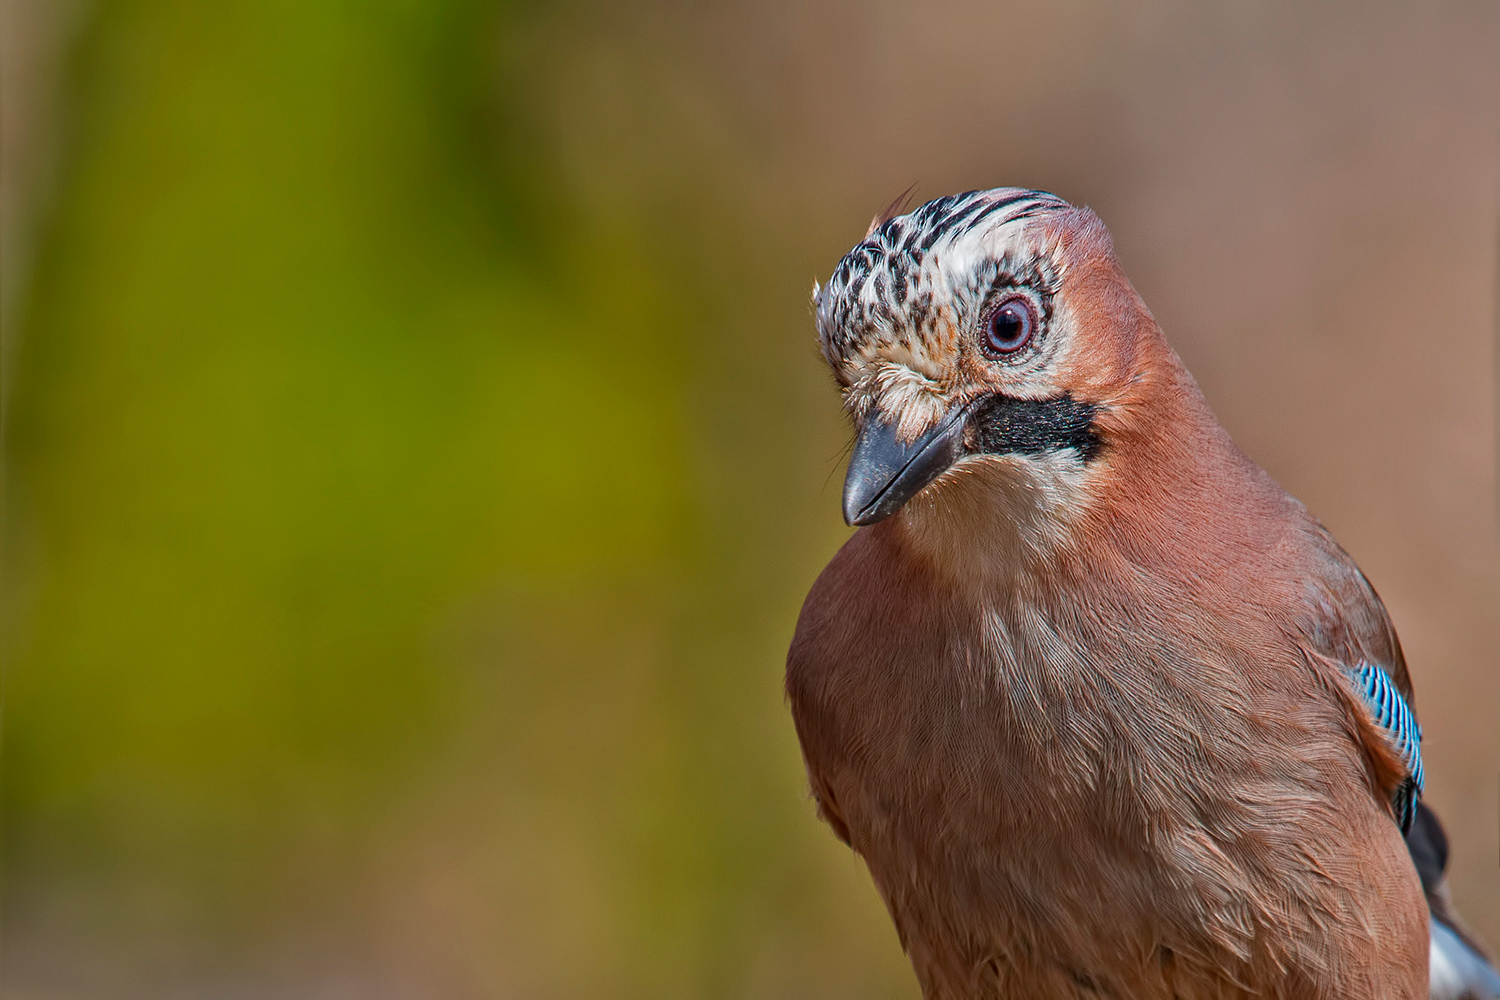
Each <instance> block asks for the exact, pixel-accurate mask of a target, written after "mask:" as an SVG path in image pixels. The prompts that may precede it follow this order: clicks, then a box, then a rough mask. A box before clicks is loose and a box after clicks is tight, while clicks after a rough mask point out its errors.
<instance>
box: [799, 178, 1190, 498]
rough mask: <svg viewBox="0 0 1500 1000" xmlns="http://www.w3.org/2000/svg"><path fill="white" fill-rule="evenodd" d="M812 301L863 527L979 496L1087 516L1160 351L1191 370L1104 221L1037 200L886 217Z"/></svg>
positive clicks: (1006, 192)
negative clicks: (1155, 317) (848, 438)
mask: <svg viewBox="0 0 1500 1000" xmlns="http://www.w3.org/2000/svg"><path fill="white" fill-rule="evenodd" d="M813 303H814V307H815V309H816V313H817V324H818V334H819V340H820V343H821V346H822V351H823V356H824V358H825V359H826V360H827V361H828V364H829V366H830V367H831V368H832V369H833V372H834V376H835V378H837V380H838V382H839V385H840V386H841V387H842V389H843V393H844V399H845V403H846V406H847V408H848V410H849V411H850V413H851V415H852V417H853V419H854V422H855V427H856V433H857V436H856V440H855V444H854V451H853V454H852V456H851V458H850V462H849V473H848V478H847V480H846V482H845V485H844V519H845V520H846V521H848V522H849V523H850V524H851V525H869V524H874V523H876V522H877V521H881V520H884V519H885V518H887V517H890V516H891V515H892V514H894V513H896V512H897V511H900V510H902V509H903V508H906V509H907V512H908V514H909V515H910V516H912V517H920V516H921V513H920V511H919V510H916V508H921V509H923V510H929V511H930V510H934V509H936V510H939V511H942V510H943V509H944V508H948V509H951V508H953V507H955V506H957V507H965V506H967V507H969V508H975V507H976V505H975V504H972V503H970V504H965V502H964V500H965V494H966V491H967V492H969V493H973V491H974V490H981V491H982V492H983V493H984V494H985V495H986V496H990V497H993V496H996V495H1002V496H1004V497H1008V498H1009V500H1010V502H1011V506H1012V508H1013V513H1015V514H1016V515H1017V516H1018V518H1020V519H1021V520H1025V519H1026V518H1027V517H1031V518H1032V520H1033V521H1036V520H1038V519H1040V518H1042V516H1043V515H1045V518H1046V519H1048V520H1055V517H1056V515H1059V514H1066V513H1068V512H1069V511H1070V510H1074V509H1077V508H1080V507H1083V506H1086V505H1087V503H1088V497H1089V493H1090V492H1091V490H1092V488H1093V486H1092V484H1094V483H1096V482H1097V481H1098V480H1100V479H1101V477H1107V475H1108V468H1109V466H1110V465H1111V464H1112V461H1111V459H1112V454H1111V452H1112V449H1113V447H1114V446H1115V444H1116V443H1117V439H1118V437H1119V435H1120V434H1121V433H1123V432H1124V431H1126V430H1127V429H1128V427H1129V425H1130V423H1131V420H1130V418H1129V414H1128V412H1127V411H1129V410H1130V409H1131V407H1132V405H1133V403H1134V402H1135V401H1136V400H1137V399H1138V397H1140V395H1141V392H1142V389H1143V383H1144V382H1148V381H1150V380H1151V379H1150V372H1151V370H1152V368H1153V367H1155V368H1158V369H1159V368H1161V367H1163V366H1160V365H1153V364H1152V362H1151V359H1152V357H1157V358H1170V359H1171V360H1170V362H1169V363H1168V364H1167V365H1166V366H1165V367H1167V368H1178V365H1177V364H1176V360H1175V355H1172V354H1171V351H1170V349H1169V348H1167V347H1166V345H1165V343H1164V342H1163V341H1161V338H1160V334H1159V332H1158V331H1157V330H1156V327H1155V324H1154V323H1153V322H1152V321H1151V318H1150V315H1149V313H1147V311H1146V309H1145V306H1144V305H1143V304H1142V303H1141V301H1140V299H1139V297H1138V296H1137V295H1136V294H1135V292H1134V290H1133V289H1132V288H1131V286H1130V284H1129V282H1128V281H1127V280H1126V279H1125V277H1124V275H1123V273H1122V272H1121V270H1120V268H1119V265H1118V263H1117V262H1116V259H1115V256H1114V251H1113V248H1112V245H1111V243H1110V239H1109V235H1108V233H1107V231H1106V230H1105V228H1104V225H1103V223H1101V222H1100V221H1099V219H1098V217H1097V216H1096V215H1094V213H1093V212H1091V211H1089V210H1088V209H1079V208H1075V207H1073V206H1072V205H1069V204H1067V203H1066V202H1064V201H1062V200H1061V199H1059V198H1057V197H1055V196H1053V195H1049V194H1045V193H1043V192H1039V191H1028V190H1021V189H1016V188H999V189H996V190H993V191H979V192H971V193H968V194H961V195H953V196H951V197H946V198H939V199H937V200H936V201H931V202H928V203H927V204H925V205H923V206H921V207H920V208H918V209H916V210H915V211H913V212H911V213H910V214H907V215H900V216H896V217H894V218H890V219H886V220H884V221H881V220H877V222H876V223H875V224H872V226H871V229H870V232H869V233H868V234H867V235H866V237H865V239H864V241H863V242H861V243H860V244H859V245H858V246H856V247H855V248H854V249H853V250H851V251H850V252H849V253H848V254H847V255H846V256H845V257H844V259H843V260H842V261H841V262H840V263H839V265H838V267H837V268H836V269H835V270H834V272H833V275H832V277H831V278H830V279H829V280H828V283H827V285H825V286H823V287H821V288H816V289H815V290H814V293H813ZM1163 352H1165V353H1163ZM969 484H973V485H969ZM919 495H920V496H921V497H922V500H921V502H919V503H918V502H914V501H916V499H917V498H918V497H919ZM978 506H983V507H985V508H986V509H987V510H989V511H990V512H991V514H992V512H993V509H994V508H993V505H989V504H982V505H978Z"/></svg>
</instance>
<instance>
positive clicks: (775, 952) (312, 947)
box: [0, 0, 1500, 998]
mask: <svg viewBox="0 0 1500 1000" xmlns="http://www.w3.org/2000/svg"><path fill="white" fill-rule="evenodd" d="M3 13H4V22H3V45H4V49H3V57H4V78H3V100H4V135H3V140H4V141H3V153H4V159H3V177H4V192H3V209H4V223H5V226H4V229H5V232H4V243H3V250H4V270H3V320H4V333H5V337H4V355H3V360H4V388H5V401H4V417H5V534H4V544H5V550H4V559H5V565H4V570H5V573H4V588H5V589H4V619H3V621H4V643H5V645H4V653H5V688H4V699H5V702H4V713H5V717H4V800H3V801H4V808H5V817H4V822H5V827H4V874H3V877H4V882H3V891H4V895H3V920H4V924H3V928H4V941H3V943H4V954H3V961H4V966H3V973H0V975H3V980H0V982H3V989H4V991H5V995H7V996H14V997H18V998H54V997H55V998H74V997H77V998H94V997H98V998H105V997H109V998H121V997H148V996H149V997H160V996H191V997H226V998H239V997H259V996H278V997H309V998H314V997H316V998H324V997H327V998H336V997H337V998H341V997H361V998H365V997H374V998H385V997H389V998H406V997H454V998H467V997H517V998H530V997H537V998H544V997H548V998H550V997H557V998H563V997H579V998H585V997H600V998H617V997H637V996H638V997H713V998H719V997H746V998H750V997H914V996H916V987H915V983H914V981H913V980H912V977H911V975H910V973H909V972H908V971H907V968H906V965H905V962H904V960H903V959H902V957H901V955H900V953H899V949H898V947H897V944H896V941H895V935H894V933H893V932H892V931H891V929H890V928H889V925H888V922H887V920H886V917H885V915H884V913H883V911H882V910H881V908H880V904H879V902H878V900H877V899H876V897H875V895H874V893H873V891H872V890H871V888H870V886H869V884H868V881H867V879H866V876H865V875H864V873H863V871H862V869H861V868H860V866H859V864H858V862H857V861H856V860H855V859H854V858H853V857H852V856H851V855H850V854H849V853H848V852H847V851H846V850H845V849H844V848H842V847H841V846H840V845H838V844H837V843H836V842H835V841H834V839H833V837H832V836H831V835H829V834H828V833H827V831H826V830H824V829H823V828H821V827H820V826H819V825H818V824H817V823H816V821H815V820H814V819H813V815H812V809H811V807H810V805H809V804H808V802H807V800H806V797H805V792H804V784H803V777H802V774H801V765H800V761H799V758H798V754H797V749H796V744H795V739H794V735H793V732H792V727H791V724H790V721H789V719H788V717H787V714H786V711H785V709H784V706H783V705H782V701H781V692H780V683H781V670H782V657H783V655H784V651H785V646H786V643H787V640H788V638H789V636H790V633H791V628H792V624H793V622H794V620H795V616H796V613H797V609H798V607H799V604H800V601H801V598H802V595H803V594H804V593H805V592H806V589H807V587H808V586H809V584H810V583H811V581H812V579H813V577H814V576H815V574H816V573H817V571H818V570H819V568H820V567H821V566H822V565H823V563H824V562H825V561H826V560H827V558H828V557H829V556H830V555H831V553H832V552H833V551H834V549H835V548H836V547H837V546H838V545H839V544H840V543H841V541H842V540H843V539H844V537H845V536H846V531H845V529H844V528H843V526H842V524H841V523H840V521H839V516H838V492H839V483H840V477H841V471H842V470H841V468H840V453H841V449H842V448H843V446H844V444H845V443H846V441H847V430H846V427H845V425H844V424H843V422H842V418H841V415H840V409H839V405H838V400H837V398H836V396H835V393H834V391H833V388H832V386H831V384H830V381H829V379H828V378H827V377H826V375H825V374H824V372H823V371H822V369H821V367H820V363H819V361H818V359H817V357H816V353H815V350H814V346H813V332H812V324H811V319H810V315H809V310H808V306H807V296H808V291H809V288H810V286H811V283H812V280H813V279H814V278H821V277H826V276H827V274H828V272H829V271H830V270H831V268H832V266H833V265H834V263H835V262H836V260H837V259H838V257H839V255H840V254H841V253H842V252H843V251H844V250H845V249H847V248H848V246H850V245H851V244H852V243H853V242H855V241H856V240H857V239H859V238H860V236H861V235H862V234H863V232H864V229H865V225H866V223H867V221H868V219H869V217H870V216H871V214H873V212H874V211H875V210H876V209H878V208H879V207H880V206H881V205H883V204H885V203H886V202H887V201H889V200H890V198H891V197H892V196H893V195H895V194H896V193H897V192H899V191H901V190H902V189H904V188H906V187H907V186H908V185H909V184H912V183H914V182H915V183H916V184H917V185H918V188H917V194H918V197H919V198H926V197H934V196H936V195H939V194H942V193H946V192H950V191H955V190H963V189H969V188H977V187H989V186H995V185H1002V184H1009V185H1025V186H1035V187H1041V188H1046V189H1050V190H1053V191H1056V192H1058V193H1059V194H1061V195H1063V196H1064V197H1066V198H1068V199H1070V200H1072V201H1075V202H1079V203H1086V204H1088V205H1091V206H1093V207H1094V208H1095V209H1096V210H1097V211H1098V212H1099V213H1100V214H1101V215H1102V216H1103V217H1104V219H1105V221H1106V222H1107V223H1108V224H1109V225H1110V227H1111V229H1112V230H1113V232H1114V235H1115V239H1116V243H1117V246H1118V249H1119V253H1120V255H1121V257H1122V259H1123V260H1124V263H1125V266H1126V269H1127V271H1128V272H1129V273H1130V274H1131V275H1132V276H1133V278H1134V280H1135V282H1136V284H1137V286H1138V287H1139V288H1140V290H1141V292H1142V294H1143V295H1144V296H1145V298H1146V301H1147V302H1148V303H1149V304H1150V305H1151V307H1152V309H1153V310H1154V311H1155V313H1156V315H1157V317H1158V319H1159V320H1160V321H1161V323H1162V325H1163V327H1164V328H1165V329H1166V331H1167V334H1168V336H1169V338H1171V339H1172V341H1173V343H1174V344H1175V345H1176V346H1177V348H1178V349H1179V351H1180V352H1181V353H1182V355H1183V356H1184V358H1185V359H1186V361H1187V363H1188V365H1189V367H1190V368H1191V369H1192V370H1193V371H1194V373H1195V374H1196V375H1197V376H1198V378H1199V380H1200V381H1201V383H1202V384H1203V387H1204V389H1205V391H1206V392H1207V394H1208V397H1209V399H1210V401H1211V402H1212V403H1213V405H1214V406H1215V407H1216V409H1217V411H1218V413H1219V415H1220V417H1221V419H1222V420H1223V421H1224V423H1225V424H1226V425H1227V426H1228V427H1229V429H1230V431H1231V432H1232V433H1233V434H1234V436H1235V438H1236V439H1237V440H1238V442H1239V443H1240V445H1241V446H1242V447H1243V448H1244V449H1245V451H1247V452H1248V453H1249V454H1250V455H1251V456H1252V457H1253V458H1255V459H1256V460H1258V461H1259V462H1261V463H1262V464H1263V465H1265V466H1266V467H1267V468H1268V469H1269V470H1270V471H1271V472H1272V473H1273V475H1275V476H1276V477H1277V478H1278V479H1279V480H1280V481H1281V482H1282V483H1283V484H1284V485H1285V486H1286V487H1287V488H1288V489H1289V490H1291V491H1292V492H1293V493H1294V494H1296V495H1297V496H1299V497H1301V498H1302V499H1303V500H1304V501H1306V502H1307V504H1308V505H1309V506H1310V507H1311V508H1312V510H1313V511H1314V512H1315V513H1316V514H1317V515H1319V516H1320V517H1321V518H1323V519H1324V521H1326V522H1327V523H1328V524H1329V525H1330V526H1331V528H1332V529H1333V530H1334V532H1335V533H1336V534H1337V535H1338V537H1339V538H1340V539H1341V541H1342V542H1343V543H1344V545H1345V547H1347V548H1348V549H1349V550H1350V551H1351V552H1352V553H1353V554H1354V556H1355V557H1356V558H1357V559H1358V560H1359V561H1360V562H1361V564H1362V565H1363V567H1364V568H1365V570H1366V571H1367V573H1368V574H1369V576H1370V577H1371V579H1372V580H1373V581H1374V582H1375V584H1376V586H1377V587H1378V588H1379V589H1380V591H1381V593H1382V595H1383V596H1384V597H1385V599H1386V602H1387V603H1388V605H1389V606H1390V609H1391V612H1392V614H1393V615H1394V617H1395V620H1396V623H1397V626H1398V628H1399V629H1400V632H1401V636H1402V638H1403V640H1404V643H1405V646H1406V650H1407V655H1408V659H1409V661H1410V663H1411V667H1412V673H1413V675H1414V677H1415V680H1416V684H1417V688H1418V697H1419V710H1420V712H1421V715H1422V721H1423V724H1424V729H1425V732H1426V744H1425V746H1426V755H1427V761H1428V774H1429V782H1430V783H1429V795H1428V797H1429V801H1430V802H1432V803H1433V804H1434V805H1435V806H1436V808H1437V809H1438V810H1439V811H1440V812H1441V814H1442V815H1443V816H1444V818H1445V819H1446V820H1447V823H1448V825H1449V830H1450V832H1451V834H1452V838H1453V847H1454V859H1453V865H1452V873H1453V883H1454V894H1455V897H1456V899H1457V902H1458V905H1459V907H1460V908H1461V909H1462V911H1463V912H1464V913H1465V914H1467V915H1468V916H1469V917H1470V918H1471V919H1472V921H1473V923H1474V925H1475V926H1476V928H1477V929H1478V930H1479V931H1480V932H1481V933H1482V934H1483V935H1484V936H1485V937H1486V938H1488V940H1489V941H1490V942H1491V943H1494V944H1500V864H1497V862H1500V834H1497V827H1500V815H1497V810H1500V802H1497V798H1500V721H1497V720H1500V664H1497V651H1500V561H1497V554H1500V553H1497V542H1496V510H1497V498H1496V485H1495V468H1496V464H1495V457H1496V405H1495V403H1496V399H1495V385H1496V353H1495V344H1496V339H1497V320H1496V304H1495V303H1496V296H1497V288H1500V267H1497V244H1500V227H1497V218H1500V211H1497V203H1500V57H1497V53H1500V7H1497V6H1496V5H1495V4H1493V3H1488V2H1483V3H1451V4H1422V5H1416V4H1412V5H1406V6H1401V5H1385V4H1364V3H1338V4H1326V5H1305V4H1290V3H1283V4H1264V5H1261V4H1255V5H1252V4H1207V3H1166V2H1162V3H1140V4H1128V5H1127V4H1113V3H1100V2H1061V3H1046V4H1044V3H1020V4H1014V3H1012V4H1004V3H1002V4H995V5H982V4H970V3H957V2H949V3H932V4H925V5H920V6H919V5H911V6H906V5H890V4H846V3H838V2H828V3H815V4H803V3H796V4H793V3H785V2H781V0H774V2H770V3H754V4H751V3H728V4H721V5H694V4H687V3H671V2H652V0H646V2H641V3H635V4H631V5H616V4H596V3H589V2H584V0H580V2H566V3H555V4H543V5H521V4H510V3H504V2H498V0H497V2H479V0H443V2H430V3H421V2H418V0H383V2H381V0H372V2H369V3H361V4H347V3H338V2H331V0H295V2H293V0H285V2H276V0H263V2H256V3H246V2H235V0H228V2H224V3H217V4H211V5H198V4H192V3H186V2H172V0H135V2H124V0H120V2H115V0H99V2H95V3H90V4H85V3H82V2H81V0H69V2H58V0H53V2H47V0H4V7H3Z"/></svg>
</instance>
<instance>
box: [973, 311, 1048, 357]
mask: <svg viewBox="0 0 1500 1000" xmlns="http://www.w3.org/2000/svg"><path fill="white" fill-rule="evenodd" d="M1035 335H1036V313H1035V312H1034V311H1033V310H1032V307H1031V303H1030V302H1028V301H1027V300H1026V299H1024V298H1022V297H1020V296H1014V297H1012V298H1009V299H1006V300H1005V301H1003V302H1001V303H1000V304H999V305H998V306H996V307H995V308H994V309H993V310H991V312H990V318H989V319H988V320H986V321H985V325H984V346H985V347H986V348H987V349H988V351H989V353H990V354H992V355H995V356H997V357H1008V356H1010V355H1012V354H1015V353H1016V352H1017V351H1019V350H1020V349H1021V348H1023V347H1025V346H1026V345H1027V344H1029V343H1031V338H1032V337H1034V336H1035Z"/></svg>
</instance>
